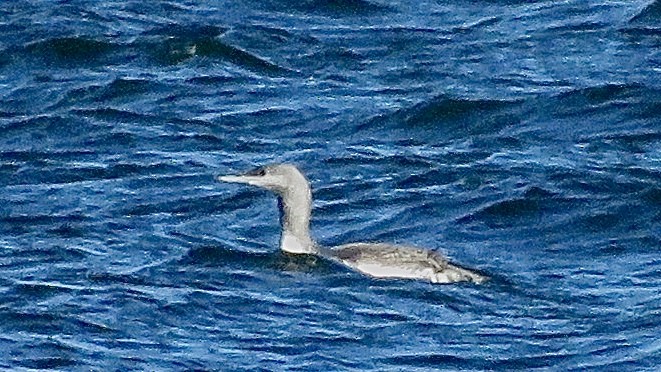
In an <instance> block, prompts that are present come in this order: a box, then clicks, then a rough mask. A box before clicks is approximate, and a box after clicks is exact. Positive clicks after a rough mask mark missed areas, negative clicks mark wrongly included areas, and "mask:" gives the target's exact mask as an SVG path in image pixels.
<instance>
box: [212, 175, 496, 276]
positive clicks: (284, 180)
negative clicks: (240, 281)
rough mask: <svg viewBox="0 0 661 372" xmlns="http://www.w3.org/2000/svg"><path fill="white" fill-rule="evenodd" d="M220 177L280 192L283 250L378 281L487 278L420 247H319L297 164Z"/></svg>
mask: <svg viewBox="0 0 661 372" xmlns="http://www.w3.org/2000/svg"><path fill="white" fill-rule="evenodd" d="M217 179H218V180H219V181H222V182H233V183H244V184H248V185H253V186H258V187H262V188H265V189H268V190H270V191H272V192H274V193H275V194H277V196H278V202H279V203H278V204H279V207H280V212H281V214H280V215H281V218H280V222H281V224H282V234H281V237H280V248H281V249H282V250H283V251H285V252H288V253H293V254H313V255H318V256H321V257H323V258H326V259H330V260H332V261H335V262H339V263H341V264H343V265H346V266H347V267H349V268H351V269H353V270H356V271H359V272H361V273H363V274H365V275H368V276H372V277H376V278H401V279H418V280H425V281H428V282H432V283H455V282H462V281H468V282H473V283H478V284H479V283H482V282H484V281H485V280H486V279H487V277H486V276H484V275H482V274H478V273H476V272H473V271H471V270H468V269H465V268H462V267H459V266H456V265H453V264H451V263H450V262H448V261H447V260H446V259H445V258H444V257H443V256H441V255H440V254H438V253H436V252H433V251H429V250H425V249H421V248H416V247H410V246H403V245H392V244H387V243H349V244H344V245H340V246H337V247H324V246H321V245H318V244H317V243H316V242H315V241H314V240H313V239H312V237H311V236H310V215H311V213H312V190H311V189H310V182H308V180H307V178H305V176H304V175H303V173H301V171H300V170H299V169H298V168H296V166H294V165H291V164H274V165H267V166H264V167H261V168H257V169H255V170H253V171H250V172H248V173H245V174H241V175H229V176H218V177H217Z"/></svg>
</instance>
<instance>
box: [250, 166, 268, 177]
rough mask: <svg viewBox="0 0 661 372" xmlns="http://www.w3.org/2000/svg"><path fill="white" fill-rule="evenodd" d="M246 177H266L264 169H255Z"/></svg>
mask: <svg viewBox="0 0 661 372" xmlns="http://www.w3.org/2000/svg"><path fill="white" fill-rule="evenodd" d="M246 175H247V176H259V177H264V176H266V169H265V168H257V169H254V170H251V171H250V172H248V173H246Z"/></svg>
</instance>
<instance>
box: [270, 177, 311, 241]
mask: <svg viewBox="0 0 661 372" xmlns="http://www.w3.org/2000/svg"><path fill="white" fill-rule="evenodd" d="M278 203H279V207H280V223H281V224H282V236H281V237H280V249H282V250H283V251H285V252H289V253H316V252H317V247H316V245H315V243H314V241H313V240H312V238H311V237H310V214H311V212H312V192H311V191H310V186H309V185H307V182H306V184H305V185H296V187H292V188H289V189H287V190H285V191H284V192H283V193H282V194H281V195H280V197H279V198H278Z"/></svg>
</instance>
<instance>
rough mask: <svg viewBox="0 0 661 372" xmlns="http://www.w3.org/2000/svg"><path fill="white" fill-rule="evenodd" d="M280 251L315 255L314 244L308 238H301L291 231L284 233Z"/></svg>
mask: <svg viewBox="0 0 661 372" xmlns="http://www.w3.org/2000/svg"><path fill="white" fill-rule="evenodd" d="M280 249H282V250H283V251H285V252H288V253H295V254H302V253H314V252H315V249H314V243H312V241H311V240H310V239H309V238H308V239H305V238H299V237H297V236H296V235H294V234H293V233H291V232H290V231H287V230H285V231H283V232H282V236H281V237H280Z"/></svg>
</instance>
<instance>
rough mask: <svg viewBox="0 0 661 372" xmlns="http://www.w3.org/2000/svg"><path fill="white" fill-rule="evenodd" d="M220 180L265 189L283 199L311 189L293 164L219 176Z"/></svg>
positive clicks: (268, 166)
mask: <svg viewBox="0 0 661 372" xmlns="http://www.w3.org/2000/svg"><path fill="white" fill-rule="evenodd" d="M218 180H219V181H223V182H235V183H246V184H248V185H253V186H259V187H263V188H265V189H268V190H271V191H273V192H275V193H276V194H278V195H280V196H283V197H286V196H288V195H291V194H292V193H296V192H297V191H298V192H301V191H302V192H305V191H306V190H308V189H309V188H310V183H309V182H308V180H307V179H306V178H305V176H304V175H303V173H301V171H299V170H298V168H296V167H295V166H294V165H291V164H272V165H267V166H264V167H260V168H257V169H254V170H252V171H250V172H248V173H244V174H240V175H236V176H219V177H218Z"/></svg>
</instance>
